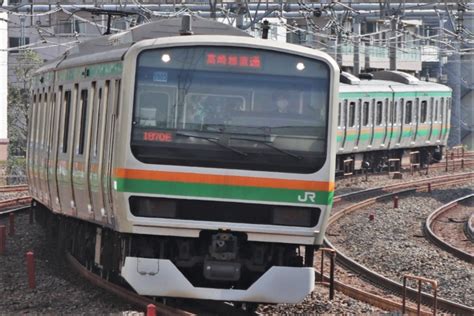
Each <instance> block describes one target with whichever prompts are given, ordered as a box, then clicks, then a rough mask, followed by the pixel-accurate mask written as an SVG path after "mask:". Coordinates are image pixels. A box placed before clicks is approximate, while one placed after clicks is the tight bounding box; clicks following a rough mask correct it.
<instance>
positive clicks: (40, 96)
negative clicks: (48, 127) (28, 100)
mask: <svg viewBox="0 0 474 316" xmlns="http://www.w3.org/2000/svg"><path fill="white" fill-rule="evenodd" d="M36 102H37V103H36V107H37V108H38V110H37V112H36V115H37V117H38V118H37V121H36V123H37V126H36V128H37V133H36V145H37V146H40V145H41V133H42V131H41V126H42V125H43V122H42V117H43V94H42V93H41V91H40V90H39V89H38V99H37V100H36Z"/></svg>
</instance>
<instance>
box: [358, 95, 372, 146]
mask: <svg viewBox="0 0 474 316" xmlns="http://www.w3.org/2000/svg"><path fill="white" fill-rule="evenodd" d="M370 102H371V101H370V100H368V99H367V100H363V101H361V102H360V106H361V109H360V135H359V142H358V147H359V150H361V151H364V150H367V149H370V148H371V143H372V128H373V124H372V109H373V107H371V104H370Z"/></svg>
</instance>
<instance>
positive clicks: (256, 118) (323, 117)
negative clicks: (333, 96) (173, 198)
mask: <svg viewBox="0 0 474 316" xmlns="http://www.w3.org/2000/svg"><path fill="white" fill-rule="evenodd" d="M329 89H330V87H329V67H328V66H327V65H326V64H325V63H323V62H321V61H318V60H314V59H310V58H306V57H301V56H296V55H291V54H287V53H280V52H274V51H266V50H255V49H246V48H235V47H180V48H169V49H156V50H147V51H144V52H142V53H140V55H139V57H138V60H137V70H136V82H135V95H134V109H133V118H132V120H133V121H132V143H131V148H132V153H133V154H134V156H135V157H136V158H137V159H138V160H140V161H142V162H145V163H150V164H169V165H185V166H200V167H214V168H230V169H246V170H262V171H276V172H294V173H313V172H316V171H317V170H319V169H320V168H321V167H322V165H323V164H324V162H325V160H326V154H327V153H326V149H327V134H328V130H327V127H328V106H329Z"/></svg>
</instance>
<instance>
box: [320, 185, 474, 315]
mask: <svg viewBox="0 0 474 316" xmlns="http://www.w3.org/2000/svg"><path fill="white" fill-rule="evenodd" d="M472 192H473V181H472V179H471V180H470V179H467V181H466V184H464V185H460V186H455V187H450V188H444V189H435V190H433V191H432V193H427V192H423V193H416V194H414V195H410V196H409V197H401V198H400V201H399V208H397V209H394V208H393V204H392V202H391V201H387V202H381V203H377V204H374V205H372V206H370V207H369V208H366V209H364V210H358V211H355V212H353V213H351V214H350V215H347V216H345V217H344V218H342V219H340V220H339V221H338V223H337V224H336V225H334V226H333V227H330V228H329V230H328V236H329V240H330V241H331V242H332V243H333V245H334V246H335V247H336V248H337V249H339V250H340V251H341V252H343V253H344V254H345V255H347V256H349V257H351V258H352V259H354V260H356V261H357V262H359V263H361V264H362V265H364V266H366V267H368V268H369V269H372V270H374V271H376V272H378V273H380V274H382V275H384V276H386V277H388V278H391V279H392V280H395V281H398V282H402V278H403V275H405V274H412V275H418V276H424V277H426V278H430V279H434V280H437V281H438V291H439V292H438V296H439V297H442V298H445V299H449V300H452V301H455V302H457V303H461V304H465V305H468V306H474V285H473V284H474V283H473V271H474V270H473V265H472V264H471V263H467V262H465V261H462V260H460V259H458V258H456V257H454V256H453V255H451V254H449V253H447V252H445V251H443V250H441V249H439V248H438V247H436V246H435V245H433V244H432V243H430V242H429V241H428V240H427V239H426V238H425V237H424V234H423V225H424V222H425V220H426V218H427V216H428V215H429V214H430V213H431V212H433V211H434V210H435V209H437V208H439V207H440V206H442V205H444V204H446V203H448V202H449V201H452V200H455V199H457V198H459V197H461V196H464V195H467V194H469V193H472ZM370 215H373V220H370V218H371V216H370ZM473 247H474V244H473ZM426 290H429V287H428V288H426Z"/></svg>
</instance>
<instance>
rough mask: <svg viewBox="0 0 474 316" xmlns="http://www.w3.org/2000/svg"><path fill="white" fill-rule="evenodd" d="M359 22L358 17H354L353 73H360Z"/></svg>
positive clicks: (356, 74)
mask: <svg viewBox="0 0 474 316" xmlns="http://www.w3.org/2000/svg"><path fill="white" fill-rule="evenodd" d="M360 24H361V21H360V19H359V18H355V19H354V26H353V28H354V34H355V36H356V38H355V41H354V75H355V76H358V75H359V74H360V68H361V67H360Z"/></svg>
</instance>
